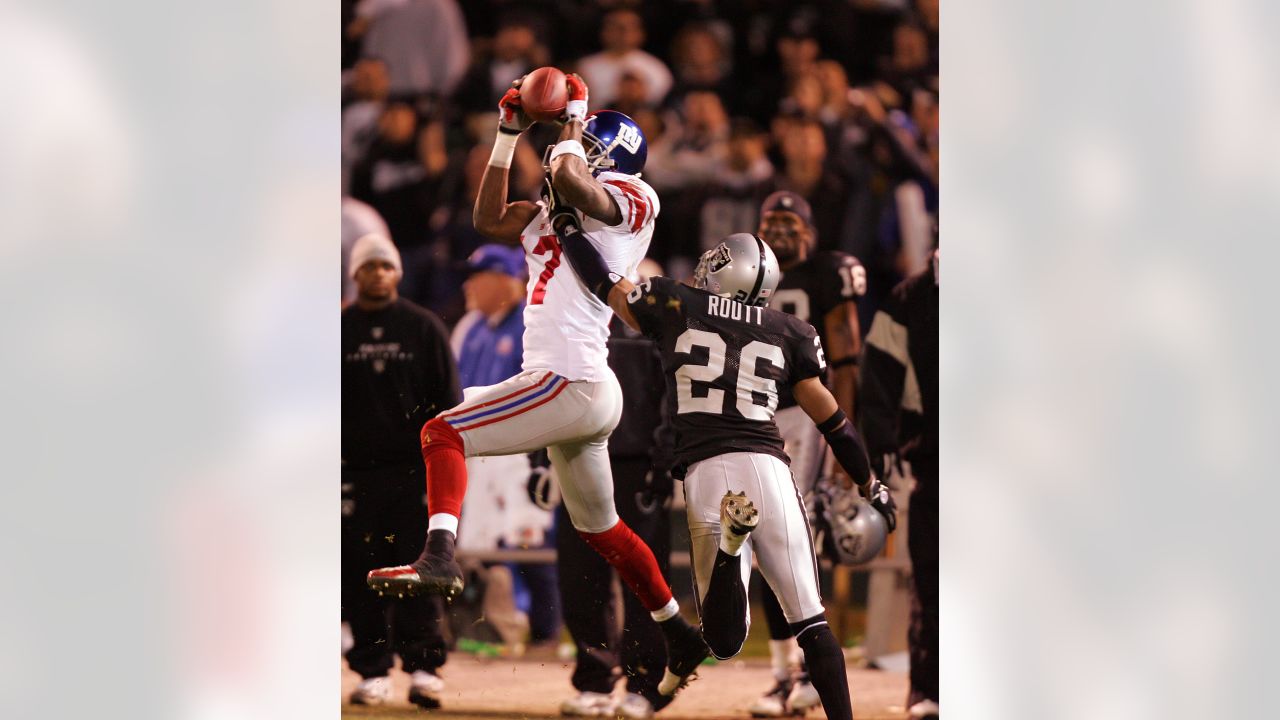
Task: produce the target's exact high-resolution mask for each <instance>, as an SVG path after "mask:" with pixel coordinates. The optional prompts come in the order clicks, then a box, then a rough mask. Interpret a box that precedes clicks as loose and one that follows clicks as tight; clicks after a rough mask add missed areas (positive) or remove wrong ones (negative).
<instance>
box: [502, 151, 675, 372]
mask: <svg viewBox="0 0 1280 720" xmlns="http://www.w3.org/2000/svg"><path fill="white" fill-rule="evenodd" d="M596 179H598V180H599V181H600V182H601V183H602V184H603V185H604V187H605V189H606V190H608V191H609V194H610V195H612V196H613V199H614V202H616V203H617V204H618V209H619V210H621V211H622V222H620V223H618V224H617V225H615V226H612V227H610V226H607V225H605V224H604V223H603V222H601V221H599V220H596V219H595V218H592V217H585V216H584V217H583V222H582V229H583V231H584V233H585V234H586V236H587V238H588V239H589V240H590V241H591V244H592V245H593V246H594V247H595V249H596V250H597V251H599V253H600V256H601V257H602V258H604V261H605V263H606V264H607V265H608V266H609V270H611V271H613V272H615V273H617V274H619V275H622V276H623V277H626V278H628V279H630V280H632V281H635V280H636V279H637V276H636V268H637V266H639V265H640V261H641V260H642V259H644V255H645V253H646V252H647V251H648V250H649V241H650V240H651V239H653V220H654V218H656V217H657V216H658V209H659V208H658V194H657V193H655V192H654V191H653V188H651V187H649V185H648V183H646V182H644V181H643V180H641V179H640V178H638V177H636V176H635V175H624V174H622V173H615V172H602V173H600V174H599V175H597V176H596ZM539 205H540V206H541V208H542V211H541V212H539V213H538V215H537V216H536V217H534V219H533V221H532V222H530V223H529V225H528V227H526V228H525V229H524V232H522V233H521V234H520V243H521V244H522V245H524V251H525V258H526V260H527V262H528V263H529V286H528V295H527V296H526V298H525V300H526V301H527V303H526V305H525V309H524V369H525V370H550V371H551V372H554V373H556V374H557V375H560V376H561V377H564V378H567V379H569V380H587V381H589V382H599V381H601V380H603V379H605V378H607V377H608V376H609V366H608V363H607V359H608V351H607V350H605V342H606V341H607V340H608V339H609V320H610V319H611V318H612V317H613V311H612V310H610V309H609V306H608V305H605V304H604V303H602V302H600V299H599V298H597V297H596V296H594V295H592V294H591V292H590V291H589V290H587V287H586V285H583V284H582V281H581V280H579V279H578V275H577V273H575V272H574V271H573V268H572V267H570V266H569V263H568V260H567V259H566V258H564V257H563V256H562V254H561V251H560V239H559V238H557V237H556V233H555V231H554V230H552V229H551V222H550V220H549V218H548V217H547V208H546V205H545V203H539Z"/></svg>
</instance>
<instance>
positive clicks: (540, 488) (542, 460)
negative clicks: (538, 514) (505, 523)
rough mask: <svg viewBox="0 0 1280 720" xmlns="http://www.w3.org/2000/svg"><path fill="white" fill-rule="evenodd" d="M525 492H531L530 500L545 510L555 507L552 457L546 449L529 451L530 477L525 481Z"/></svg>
mask: <svg viewBox="0 0 1280 720" xmlns="http://www.w3.org/2000/svg"><path fill="white" fill-rule="evenodd" d="M525 492H527V493H528V494H529V502H532V503H533V504H534V505H537V506H538V507H540V508H542V509H543V510H551V509H553V508H555V506H556V504H555V501H554V499H553V498H552V494H551V459H550V458H549V457H548V456H547V451H546V450H538V451H536V452H531V453H529V479H528V481H526V483H525Z"/></svg>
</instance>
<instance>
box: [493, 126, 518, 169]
mask: <svg viewBox="0 0 1280 720" xmlns="http://www.w3.org/2000/svg"><path fill="white" fill-rule="evenodd" d="M519 139H520V136H519V135H512V134H511V133H504V132H500V133H498V137H496V138H494V141H493V152H492V153H490V154H489V164H490V165H492V166H493V167H500V168H510V167H511V158H512V156H514V155H515V154H516V141H517V140H519Z"/></svg>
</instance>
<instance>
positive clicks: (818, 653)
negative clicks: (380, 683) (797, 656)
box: [791, 615, 853, 720]
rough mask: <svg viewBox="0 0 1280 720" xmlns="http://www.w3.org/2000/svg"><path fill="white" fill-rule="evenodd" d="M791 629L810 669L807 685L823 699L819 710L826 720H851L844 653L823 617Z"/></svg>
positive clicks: (817, 617)
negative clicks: (825, 714)
mask: <svg viewBox="0 0 1280 720" xmlns="http://www.w3.org/2000/svg"><path fill="white" fill-rule="evenodd" d="M791 629H792V631H793V632H795V634H796V641H797V642H798V643H800V649H801V650H803V651H804V661H805V664H806V665H808V666H809V682H811V683H813V689H814V690H817V691H818V697H820V698H822V709H823V710H825V711H826V713H827V718H828V720H853V703H852V701H851V700H850V699H849V677H848V676H847V675H845V669H844V651H843V650H841V649H840V643H839V642H838V641H837V640H836V636H835V634H834V633H832V632H831V628H830V627H828V626H827V620H826V617H825V616H823V615H814V616H813V617H811V618H809V619H808V620H801V621H800V622H798V623H791Z"/></svg>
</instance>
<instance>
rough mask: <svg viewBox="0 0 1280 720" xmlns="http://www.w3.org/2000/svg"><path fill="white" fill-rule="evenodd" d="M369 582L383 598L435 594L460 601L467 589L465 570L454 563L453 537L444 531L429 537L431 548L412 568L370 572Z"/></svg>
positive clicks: (428, 545) (424, 551)
mask: <svg viewBox="0 0 1280 720" xmlns="http://www.w3.org/2000/svg"><path fill="white" fill-rule="evenodd" d="M366 582H368V584H369V587H370V588H372V589H374V590H376V591H377V592H378V594H379V595H392V596H395V597H400V598H402V597H414V596H417V595H422V594H434V595H442V596H444V598H445V599H446V600H453V599H454V598H455V597H457V596H458V595H459V594H460V593H461V592H462V588H463V587H464V585H465V583H464V582H463V579H462V567H461V566H459V565H458V562H457V561H456V560H454V559H453V535H452V534H451V533H448V532H446V531H444V530H436V531H435V532H432V533H428V534H427V548H426V549H425V550H423V551H422V555H421V556H420V557H419V558H418V559H417V560H415V561H413V564H412V565H397V566H395V567H387V568H378V569H376V570H370V571H369V575H368V577H367V578H366Z"/></svg>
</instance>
